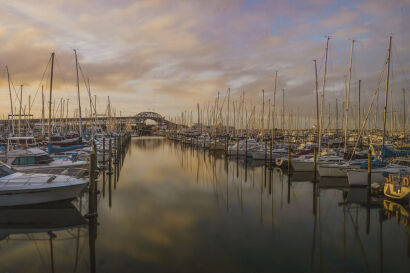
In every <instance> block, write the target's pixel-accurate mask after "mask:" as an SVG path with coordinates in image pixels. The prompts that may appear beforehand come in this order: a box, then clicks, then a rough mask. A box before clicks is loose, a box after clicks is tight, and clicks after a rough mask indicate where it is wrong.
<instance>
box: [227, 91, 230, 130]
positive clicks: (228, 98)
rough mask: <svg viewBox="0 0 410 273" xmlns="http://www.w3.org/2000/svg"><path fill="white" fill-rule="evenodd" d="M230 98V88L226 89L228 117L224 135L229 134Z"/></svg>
mask: <svg viewBox="0 0 410 273" xmlns="http://www.w3.org/2000/svg"><path fill="white" fill-rule="evenodd" d="M230 96H231V88H228V115H227V118H226V134H229V99H230Z"/></svg>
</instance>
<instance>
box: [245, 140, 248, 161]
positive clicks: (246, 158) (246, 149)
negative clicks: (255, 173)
mask: <svg viewBox="0 0 410 273" xmlns="http://www.w3.org/2000/svg"><path fill="white" fill-rule="evenodd" d="M247 161H248V136H246V137H245V162H247Z"/></svg>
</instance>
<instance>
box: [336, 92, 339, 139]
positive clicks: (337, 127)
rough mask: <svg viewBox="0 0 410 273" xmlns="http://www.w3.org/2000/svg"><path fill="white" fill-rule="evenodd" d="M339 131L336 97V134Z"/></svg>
mask: <svg viewBox="0 0 410 273" xmlns="http://www.w3.org/2000/svg"><path fill="white" fill-rule="evenodd" d="M338 133H339V109H338V103H337V99H336V136H337V135H338Z"/></svg>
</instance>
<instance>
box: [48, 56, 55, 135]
mask: <svg viewBox="0 0 410 273" xmlns="http://www.w3.org/2000/svg"><path fill="white" fill-rule="evenodd" d="M53 70H54V52H53V53H51V73H50V101H49V107H48V141H49V142H50V141H51V101H52V95H53Z"/></svg>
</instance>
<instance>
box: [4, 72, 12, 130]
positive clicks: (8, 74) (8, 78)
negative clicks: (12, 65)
mask: <svg viewBox="0 0 410 273" xmlns="http://www.w3.org/2000/svg"><path fill="white" fill-rule="evenodd" d="M6 70H7V81H8V83H9V95H10V109H11V131H12V133H13V135H14V113H13V98H12V96H11V88H10V73H9V68H8V66H7V65H6Z"/></svg>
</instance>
